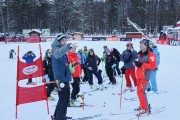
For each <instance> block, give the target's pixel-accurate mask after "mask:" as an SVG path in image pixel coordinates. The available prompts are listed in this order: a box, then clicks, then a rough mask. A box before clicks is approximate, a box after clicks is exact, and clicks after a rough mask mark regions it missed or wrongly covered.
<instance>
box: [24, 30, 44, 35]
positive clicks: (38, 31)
mask: <svg viewBox="0 0 180 120" xmlns="http://www.w3.org/2000/svg"><path fill="white" fill-rule="evenodd" d="M32 32H37V33H39V34H41V33H42V32H41V31H40V30H38V29H32V30H31V31H29V32H27V34H30V33H32Z"/></svg>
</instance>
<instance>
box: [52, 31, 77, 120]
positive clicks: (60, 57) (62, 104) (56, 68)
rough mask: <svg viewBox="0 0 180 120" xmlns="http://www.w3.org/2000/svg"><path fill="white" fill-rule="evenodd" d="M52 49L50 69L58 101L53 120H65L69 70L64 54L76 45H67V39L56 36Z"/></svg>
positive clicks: (68, 91) (68, 93) (69, 77)
mask: <svg viewBox="0 0 180 120" xmlns="http://www.w3.org/2000/svg"><path fill="white" fill-rule="evenodd" d="M51 47H52V54H51V60H52V67H53V74H54V79H55V81H56V84H57V87H58V96H59V100H58V103H57V106H56V109H55V112H54V120H66V119H68V118H67V117H66V113H67V106H68V103H69V100H70V87H69V81H71V72H70V69H69V64H68V59H67V56H66V53H67V52H68V51H69V50H70V49H71V48H72V47H76V43H70V44H67V39H66V36H65V35H64V34H61V35H58V36H57V37H56V39H55V40H54V41H53V43H52V44H51Z"/></svg>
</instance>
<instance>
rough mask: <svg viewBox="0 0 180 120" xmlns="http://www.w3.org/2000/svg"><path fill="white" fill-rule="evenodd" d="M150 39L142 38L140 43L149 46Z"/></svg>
mask: <svg viewBox="0 0 180 120" xmlns="http://www.w3.org/2000/svg"><path fill="white" fill-rule="evenodd" d="M149 43H150V40H148V39H142V40H141V42H140V44H144V45H145V46H146V47H149Z"/></svg>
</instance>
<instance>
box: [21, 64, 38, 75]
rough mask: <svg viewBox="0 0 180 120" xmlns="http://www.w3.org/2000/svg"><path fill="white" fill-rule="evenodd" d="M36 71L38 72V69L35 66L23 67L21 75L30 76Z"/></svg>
mask: <svg viewBox="0 0 180 120" xmlns="http://www.w3.org/2000/svg"><path fill="white" fill-rule="evenodd" d="M37 70H38V67H37V66H36V65H31V66H28V67H25V68H24V69H23V73H24V74H25V75H30V74H33V73H35V72H36V71H37Z"/></svg>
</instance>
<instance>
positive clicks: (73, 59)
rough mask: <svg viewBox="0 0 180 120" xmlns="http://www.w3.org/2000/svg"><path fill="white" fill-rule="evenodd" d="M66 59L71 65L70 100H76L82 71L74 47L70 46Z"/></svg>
mask: <svg viewBox="0 0 180 120" xmlns="http://www.w3.org/2000/svg"><path fill="white" fill-rule="evenodd" d="M67 57H68V61H69V63H70V64H71V65H72V66H73V69H74V70H73V72H72V78H73V80H74V81H73V83H72V84H71V85H72V88H73V90H72V93H71V101H75V100H76V95H77V94H78V93H79V91H80V77H81V73H82V69H81V64H80V61H79V58H78V55H77V53H76V48H71V50H70V51H69V52H68V53H67Z"/></svg>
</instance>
